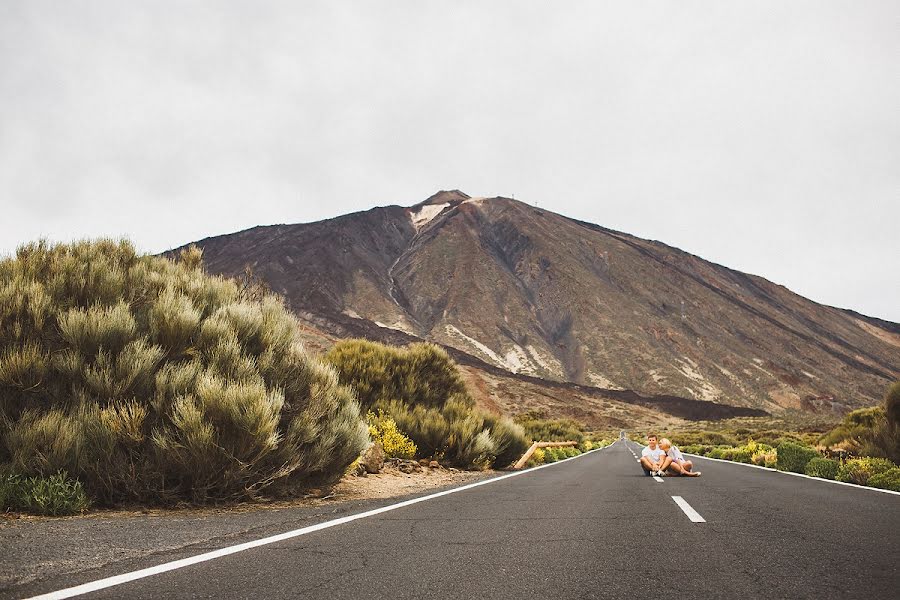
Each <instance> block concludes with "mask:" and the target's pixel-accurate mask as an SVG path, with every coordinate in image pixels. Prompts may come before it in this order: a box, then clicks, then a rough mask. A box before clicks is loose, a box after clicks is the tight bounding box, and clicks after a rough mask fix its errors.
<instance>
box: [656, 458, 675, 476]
mask: <svg viewBox="0 0 900 600" xmlns="http://www.w3.org/2000/svg"><path fill="white" fill-rule="evenodd" d="M673 464H675V463H673V462H672V459H671V458H670V457H668V456H664V457H663V460H662V464H661V465H660V467H659V470H660V471H662V472H663V473H665V472H666V469H668V468H669V465H673Z"/></svg>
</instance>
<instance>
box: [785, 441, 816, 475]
mask: <svg viewBox="0 0 900 600" xmlns="http://www.w3.org/2000/svg"><path fill="white" fill-rule="evenodd" d="M817 456H819V452H818V451H817V450H816V449H815V448H809V447H807V446H801V445H800V444H795V443H793V442H782V443H781V444H779V445H778V448H777V459H776V462H775V468H777V469H778V470H780V471H791V472H792V473H805V472H806V465H807V464H808V463H809V461H811V460H812V459H814V458H816V457H817Z"/></svg>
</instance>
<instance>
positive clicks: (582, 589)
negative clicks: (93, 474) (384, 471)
mask: <svg viewBox="0 0 900 600" xmlns="http://www.w3.org/2000/svg"><path fill="white" fill-rule="evenodd" d="M629 448H630V450H629ZM638 448H639V447H638V446H637V445H636V444H634V443H632V442H625V441H621V440H620V441H618V442H616V443H615V444H614V445H612V446H610V447H609V448H606V449H603V450H600V451H597V452H593V453H589V454H587V455H584V456H581V457H578V458H575V459H572V460H569V461H566V462H564V463H561V464H555V465H551V466H548V467H546V468H543V469H538V470H533V471H529V472H525V473H523V474H521V475H517V476H513V477H508V478H506V479H501V480H490V483H487V484H485V485H477V486H476V487H471V488H469V489H465V490H462V491H459V492H456V493H451V494H447V495H444V496H441V497H437V498H433V499H429V500H426V501H423V502H419V503H416V504H412V505H408V506H403V507H401V508H397V509H395V510H390V511H387V512H383V513H380V514H376V515H373V516H369V517H366V518H360V519H357V520H353V521H351V522H346V523H343V524H340V525H337V526H334V527H330V528H326V529H322V530H318V531H314V532H311V533H308V534H305V535H300V536H297V537H293V538H291V539H286V540H283V541H278V542H275V543H271V544H267V545H263V546H259V547H256V548H253V549H249V550H245V551H242V552H238V553H235V554H231V555H228V556H224V557H221V558H215V559H213V560H208V561H206V562H202V563H199V564H194V565H191V566H187V567H184V568H179V569H176V570H172V571H168V572H164V573H160V574H155V575H151V576H149V577H145V578H142V579H138V580H135V581H131V582H128V583H124V584H122V585H118V586H115V587H110V588H106V589H102V590H99V591H94V592H91V593H89V594H87V595H85V596H83V597H85V598H316V599H319V598H346V599H357V598H391V599H397V598H466V599H470V598H509V599H515V600H526V599H530V598H551V599H554V600H556V599H564V598H650V599H652V598H660V599H662V598H671V599H672V600H680V599H685V598H741V599H746V598H872V599H874V598H893V597H897V593H898V590H900V566H898V565H900V496H898V495H891V494H884V493H878V492H874V491H869V490H865V489H860V488H855V487H848V486H841V485H835V484H830V483H826V482H822V481H815V480H808V479H803V478H799V477H790V476H787V475H784V474H781V473H772V472H768V471H763V470H760V469H753V468H749V467H744V466H741V465H734V464H725V463H719V462H713V461H709V460H704V459H698V465H699V469H701V470H702V471H703V477H700V478H696V479H682V478H664V479H663V480H662V481H661V482H657V481H655V480H654V479H652V478H650V477H645V476H644V475H643V474H642V472H641V470H640V467H639V466H638V465H637V463H636V462H635V459H634V457H633V455H632V452H636V451H637V449H638ZM673 497H677V498H678V500H675V499H673ZM389 504H390V502H387V501H386V502H384V503H383V505H384V506H387V505H389ZM123 534H125V535H127V533H123ZM253 539H254V538H252V537H248V538H246V539H241V540H238V542H237V543H240V542H245V541H252V540H253ZM230 543H235V542H230ZM216 549H217V547H203V548H194V549H191V551H190V552H185V551H183V550H182V551H180V552H178V553H172V554H167V553H160V554H156V555H153V556H151V557H148V558H147V559H146V563H145V564H141V565H135V566H134V568H135V569H140V568H144V567H149V566H152V565H160V564H164V563H167V562H170V561H173V560H178V559H183V558H186V557H189V556H191V555H196V554H201V553H203V552H208V551H210V550H216ZM3 550H4V551H8V549H6V548H4V549H3ZM119 569H120V570H119V571H115V570H110V568H107V569H100V570H98V571H95V572H88V573H81V574H77V575H72V576H62V577H59V578H56V579H53V580H45V581H43V582H39V583H36V584H32V585H30V586H27V587H25V588H21V589H17V590H11V592H13V593H14V594H15V597H26V596H32V595H36V594H39V593H46V592H52V591H55V590H61V589H63V588H68V587H71V586H75V585H79V584H83V583H86V582H90V581H95V580H98V579H102V578H105V577H110V576H114V575H119V574H121V567H119Z"/></svg>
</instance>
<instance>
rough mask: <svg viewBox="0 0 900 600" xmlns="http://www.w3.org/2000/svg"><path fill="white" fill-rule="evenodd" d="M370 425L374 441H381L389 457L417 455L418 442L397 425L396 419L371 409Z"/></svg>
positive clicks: (368, 417) (368, 416) (369, 415)
mask: <svg viewBox="0 0 900 600" xmlns="http://www.w3.org/2000/svg"><path fill="white" fill-rule="evenodd" d="M366 423H368V425H369V436H370V437H371V438H372V441H374V442H379V443H380V444H381V447H382V448H383V449H384V455H385V457H387V458H413V457H414V456H415V455H416V444H415V443H414V442H413V441H412V440H411V439H409V438H408V437H407V436H406V435H404V433H403V432H402V431H400V429H399V428H398V427H397V423H396V422H395V421H394V419H392V418H390V417H389V416H387V415H386V414H384V411H383V410H379V411H378V413H377V414H376V413H374V412H372V411H369V412H368V413H367V414H366Z"/></svg>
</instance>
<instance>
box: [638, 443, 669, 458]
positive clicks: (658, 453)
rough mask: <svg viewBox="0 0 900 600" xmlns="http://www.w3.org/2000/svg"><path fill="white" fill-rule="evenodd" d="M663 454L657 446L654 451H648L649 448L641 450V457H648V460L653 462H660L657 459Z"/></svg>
mask: <svg viewBox="0 0 900 600" xmlns="http://www.w3.org/2000/svg"><path fill="white" fill-rule="evenodd" d="M663 454H665V452H663V449H662V448H660V447H659V446H657V447H656V448H655V449H654V450H651V449H650V446H645V447H644V449H643V450H641V456H649V457H650V460H652V461H653V462H660V461H659V459H660V458H662V455H663Z"/></svg>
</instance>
